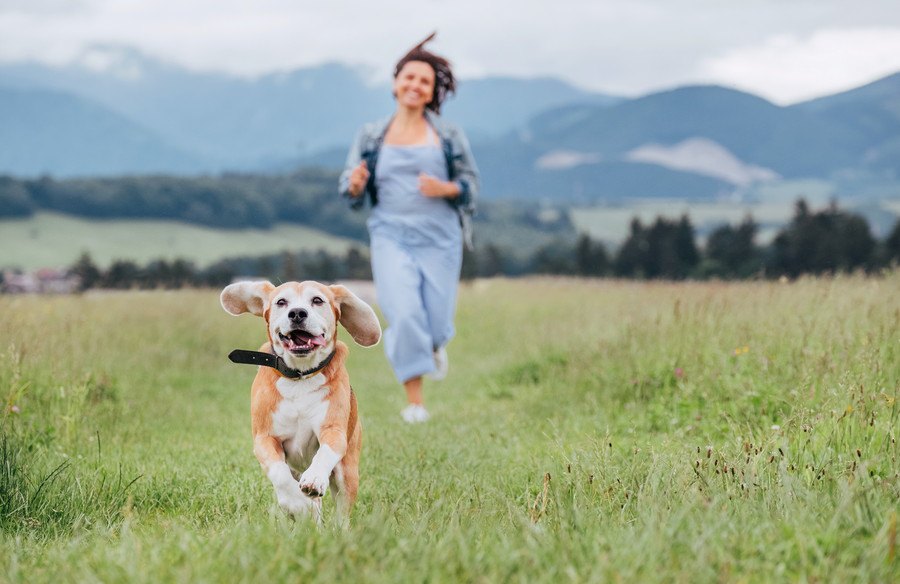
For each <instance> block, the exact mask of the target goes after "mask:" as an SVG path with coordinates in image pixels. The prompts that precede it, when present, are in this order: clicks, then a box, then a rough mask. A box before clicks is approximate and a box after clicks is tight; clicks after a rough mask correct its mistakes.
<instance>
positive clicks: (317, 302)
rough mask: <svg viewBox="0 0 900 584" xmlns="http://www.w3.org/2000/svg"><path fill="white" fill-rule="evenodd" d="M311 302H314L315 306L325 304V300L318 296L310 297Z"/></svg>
mask: <svg viewBox="0 0 900 584" xmlns="http://www.w3.org/2000/svg"><path fill="white" fill-rule="evenodd" d="M312 303H313V304H315V305H316V306H319V305H321V304H325V301H324V300H323V299H322V298H321V297H320V296H316V297H315V298H313V299H312Z"/></svg>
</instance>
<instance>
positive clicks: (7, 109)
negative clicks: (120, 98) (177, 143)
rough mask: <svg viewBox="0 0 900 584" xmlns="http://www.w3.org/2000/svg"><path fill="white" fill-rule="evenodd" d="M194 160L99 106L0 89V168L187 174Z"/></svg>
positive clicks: (70, 98)
mask: <svg viewBox="0 0 900 584" xmlns="http://www.w3.org/2000/svg"><path fill="white" fill-rule="evenodd" d="M196 165H197V160H196V159H194V158H193V157H192V156H191V155H188V154H185V153H184V152H182V151H180V150H178V149H177V148H174V147H172V146H171V145H169V144H167V143H166V142H165V141H164V140H162V139H161V138H160V137H159V136H158V135H156V134H155V133H153V132H151V131H149V130H147V129H146V128H144V127H142V126H140V125H139V124H136V123H134V122H133V121H131V120H129V119H127V118H125V117H123V116H121V115H119V114H117V113H115V112H112V111H110V110H109V109H108V108H105V107H103V106H101V105H99V104H96V103H92V102H90V101H88V100H85V99H82V98H79V97H74V96H72V95H68V94H64V93H58V92H54V91H42V90H33V89H31V90H25V89H12V88H3V87H0V172H2V171H4V170H5V171H7V172H9V171H15V172H16V173H19V174H25V175H37V174H42V173H53V174H64V175H93V174H121V173H152V172H160V171H164V170H165V171H168V172H175V173H178V172H188V171H191V170H193V169H194V168H196Z"/></svg>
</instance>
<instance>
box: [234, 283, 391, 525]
mask: <svg viewBox="0 0 900 584" xmlns="http://www.w3.org/2000/svg"><path fill="white" fill-rule="evenodd" d="M220 300H221V302H222V307H223V308H224V309H225V310H226V311H227V312H229V313H230V314H233V315H238V314H243V313H245V312H250V313H252V314H255V315H256V316H261V317H263V318H264V319H265V321H266V333H267V335H268V337H269V342H267V343H266V344H264V345H263V346H262V348H261V349H260V351H263V352H274V353H275V354H276V355H278V356H280V357H281V358H282V359H284V361H285V362H286V363H287V365H288V366H289V367H291V368H293V369H297V370H300V371H305V370H309V369H313V368H315V367H316V366H318V365H319V364H321V363H322V362H323V361H324V360H325V359H326V357H328V355H330V354H331V352H332V351H333V350H335V351H336V352H335V355H334V357H333V358H332V360H331V362H330V363H328V365H327V366H325V367H324V368H323V369H322V370H321V371H319V372H317V373H315V374H312V375H311V376H309V377H304V378H302V379H296V380H294V379H290V378H288V377H284V376H283V375H281V373H279V372H278V371H277V370H275V369H273V368H271V367H260V368H259V371H258V373H257V374H256V378H255V379H254V380H253V386H252V389H251V402H250V419H251V429H252V432H253V453H254V454H255V455H256V458H257V459H258V460H259V463H260V464H261V465H262V468H263V471H264V472H265V473H266V476H268V477H269V480H271V481H272V486H273V487H275V495H276V498H277V500H278V505H279V506H280V507H281V508H282V509H283V510H284V511H285V512H287V513H288V514H290V515H292V516H310V517H313V518H315V519H316V521H320V518H321V509H322V499H321V497H322V495H324V494H325V490H326V488H328V487H329V485H330V487H331V493H332V496H333V497H334V498H335V502H336V504H337V508H338V511H339V512H340V515H341V517H342V519H345V520H346V519H347V518H349V515H350V510H351V508H352V506H353V502H354V500H355V499H356V492H357V489H358V487H359V455H360V448H361V446H362V425H361V424H360V420H359V417H358V411H357V406H356V396H354V395H353V391H352V390H351V388H350V379H349V377H348V375H347V369H346V367H345V361H346V358H347V354H348V351H349V350H348V348H347V345H345V344H344V343H342V342H341V341H339V340H337V324H338V323H340V324H341V325H343V327H344V328H345V329H346V330H347V331H348V332H349V333H350V335H351V336H352V337H353V339H354V340H355V341H356V342H357V343H359V344H360V345H363V346H365V347H369V346H372V345H375V344H376V343H378V341H379V339H380V338H381V325H380V324H379V322H378V317H377V316H376V315H375V312H374V311H373V310H372V308H371V307H369V305H368V304H366V303H365V302H363V301H362V300H360V299H359V298H357V297H356V296H355V295H354V294H353V293H352V292H350V290H348V289H347V288H345V287H344V286H339V285H335V286H325V285H323V284H320V283H318V282H311V281H307V282H288V283H285V284H282V285H280V286H278V287H276V286H274V285H273V284H271V283H270V282H237V283H235V284H231V285H230V286H228V287H226V288H225V289H224V290H223V291H222V294H221V298H220Z"/></svg>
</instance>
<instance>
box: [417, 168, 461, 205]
mask: <svg viewBox="0 0 900 584" xmlns="http://www.w3.org/2000/svg"><path fill="white" fill-rule="evenodd" d="M419 191H421V192H422V194H423V195H425V196H426V197H436V198H445V199H453V198H455V197H457V196H458V195H459V186H458V185H457V184H456V183H454V182H448V181H443V180H441V179H439V178H436V177H433V176H431V175H430V174H425V173H424V172H422V173H419Z"/></svg>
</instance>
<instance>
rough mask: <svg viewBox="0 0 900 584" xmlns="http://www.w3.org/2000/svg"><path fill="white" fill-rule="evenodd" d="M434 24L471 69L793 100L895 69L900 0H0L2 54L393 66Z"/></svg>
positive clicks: (438, 45)
mask: <svg viewBox="0 0 900 584" xmlns="http://www.w3.org/2000/svg"><path fill="white" fill-rule="evenodd" d="M434 29H437V30H438V39H437V41H436V42H434V43H433V44H432V45H431V48H432V49H434V50H435V51H438V52H441V53H443V54H445V55H446V56H448V57H449V58H450V59H451V61H453V63H454V64H455V66H456V70H457V72H458V74H459V76H460V77H463V78H472V77H481V76H485V75H512V76H519V77H535V76H546V75H549V76H555V77H560V78H562V79H564V80H566V81H569V82H571V83H574V84H576V85H578V86H581V87H585V88H588V89H593V90H597V91H603V92H607V93H613V94H619V95H627V96H636V95H641V94H645V93H648V92H651V91H655V90H660V89H667V88H671V87H674V86H677V85H684V84H688V83H718V84H723V85H728V86H732V87H736V88H739V89H744V90H747V91H751V92H753V93H756V94H758V95H760V96H762V97H766V98H768V99H770V100H772V101H774V102H776V103H781V104H787V103H793V102H796V101H801V100H804V99H808V98H811V97H816V96H819V95H825V94H829V93H835V92H838V91H841V90H845V89H849V88H852V87H856V86H858V85H862V84H864V83H867V82H869V81H872V80H875V79H877V78H879V77H883V76H885V75H888V74H890V73H894V72H897V71H900V0H547V1H536V0H477V1H476V0H418V1H417V2H400V1H398V0H378V1H374V2H373V1H371V0H369V1H366V2H361V1H359V0H354V1H349V0H317V1H308V0H0V61H4V62H10V61H26V60H36V61H40V62H44V63H49V64H60V65H62V64H67V63H70V62H73V61H75V60H79V59H81V60H83V59H84V58H85V57H84V56H85V54H90V53H89V52H88V49H89V48H90V47H91V46H96V45H120V46H129V47H134V48H136V49H138V50H140V51H141V52H143V53H145V54H147V55H149V56H151V57H154V58H156V59H161V60H164V61H168V62H172V63H176V64H179V65H182V66H185V67H188V68H191V69H195V70H211V71H221V72H228V73H232V74H236V75H244V76H255V75H260V74H264V73H270V72H274V71H284V70H289V69H294V68H298V67H304V66H310V65H316V64H319V63H323V62H333V61H340V62H344V63H348V64H352V65H359V66H362V67H363V68H364V69H365V70H366V71H367V72H368V73H369V74H370V75H371V76H372V78H373V79H385V80H386V79H387V78H388V76H389V74H390V70H391V67H392V65H393V63H394V62H395V61H396V60H397V59H398V58H399V57H400V56H401V55H402V54H403V53H404V52H405V51H406V50H407V49H408V48H409V47H410V46H411V45H413V44H415V43H416V42H418V41H419V40H420V39H421V38H423V37H424V36H426V35H427V34H428V33H429V32H430V31H432V30H434ZM91 62H92V63H93V64H94V65H95V66H101V65H102V62H101V61H98V60H97V59H96V58H94V59H93V60H92V61H91Z"/></svg>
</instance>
